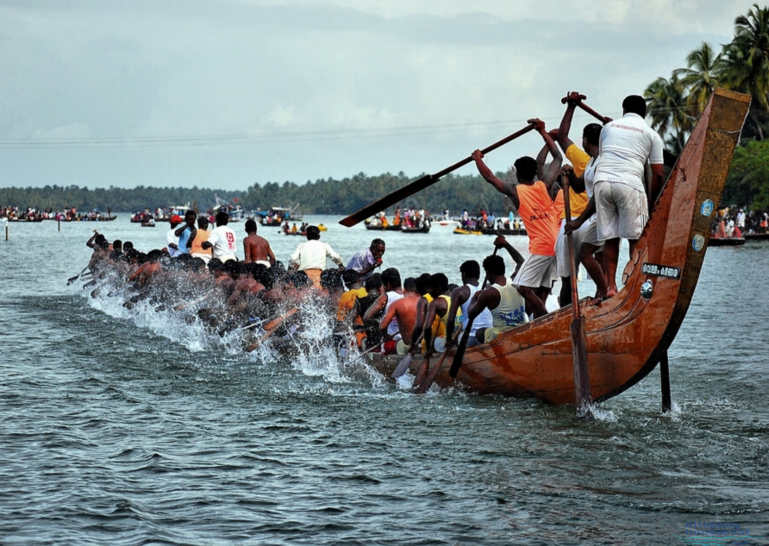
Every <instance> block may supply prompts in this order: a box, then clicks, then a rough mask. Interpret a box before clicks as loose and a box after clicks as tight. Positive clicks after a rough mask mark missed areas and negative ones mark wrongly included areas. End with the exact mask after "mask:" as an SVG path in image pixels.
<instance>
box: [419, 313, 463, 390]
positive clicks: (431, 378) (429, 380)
mask: <svg viewBox="0 0 769 546" xmlns="http://www.w3.org/2000/svg"><path fill="white" fill-rule="evenodd" d="M461 331H462V325H460V326H459V328H457V331H456V332H454V338H453V341H456V340H457V339H458V338H459V334H460V333H461ZM450 350H451V346H449V347H446V348H445V349H444V350H443V354H442V355H441V357H440V358H439V359H438V362H436V363H435V366H433V367H432V368H431V369H430V371H429V372H428V374H427V375H426V376H425V378H424V379H423V380H422V382H421V383H420V384H419V385H417V386H416V387H415V388H414V394H424V393H426V392H427V391H428V390H430V387H432V386H433V382H435V378H436V377H438V372H440V371H441V368H442V367H443V361H444V360H446V356H448V354H449V351H450Z"/></svg>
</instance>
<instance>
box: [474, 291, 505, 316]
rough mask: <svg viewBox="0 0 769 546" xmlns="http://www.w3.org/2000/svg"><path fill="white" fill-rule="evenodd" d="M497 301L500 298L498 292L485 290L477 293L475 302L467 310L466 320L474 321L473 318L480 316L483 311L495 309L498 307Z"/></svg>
mask: <svg viewBox="0 0 769 546" xmlns="http://www.w3.org/2000/svg"><path fill="white" fill-rule="evenodd" d="M499 299H500V297H499V291H498V290H492V289H487V290H483V291H481V292H478V295H477V296H476V298H475V301H474V302H473V304H472V305H471V306H470V307H469V309H468V310H467V319H468V320H475V318H476V317H477V316H478V315H480V314H481V313H482V312H483V310H484V309H486V308H491V307H494V308H496V306H497V305H499Z"/></svg>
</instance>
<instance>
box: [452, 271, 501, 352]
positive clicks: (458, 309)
mask: <svg viewBox="0 0 769 546" xmlns="http://www.w3.org/2000/svg"><path fill="white" fill-rule="evenodd" d="M459 274H460V276H461V277H462V283H463V284H462V286H460V287H459V288H457V289H456V290H454V291H453V292H451V307H450V308H449V314H448V318H447V320H446V339H449V340H450V339H453V338H454V324H455V321H456V318H457V315H458V314H459V316H460V317H461V321H462V326H463V327H464V328H467V323H468V318H467V310H468V307H469V306H470V303H471V302H472V301H473V296H475V294H476V293H477V292H478V291H479V290H482V288H483V287H482V286H480V277H481V266H480V265H479V264H478V262H476V261H475V260H468V261H466V262H464V263H463V264H462V265H460V266H459ZM491 325H492V321H491V311H489V310H488V309H484V310H483V311H482V312H481V314H480V315H479V316H478V317H477V318H476V319H475V320H474V321H473V324H472V327H471V328H470V337H469V338H468V340H467V346H468V347H473V346H475V345H478V343H479V342H478V339H477V338H476V335H475V334H476V333H477V332H478V330H480V329H481V328H490V327H491Z"/></svg>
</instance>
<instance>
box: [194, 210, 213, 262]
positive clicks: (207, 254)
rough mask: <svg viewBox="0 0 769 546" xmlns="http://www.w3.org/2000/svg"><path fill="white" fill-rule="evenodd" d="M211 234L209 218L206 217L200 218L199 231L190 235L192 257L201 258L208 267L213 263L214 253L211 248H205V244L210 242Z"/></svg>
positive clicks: (201, 216)
mask: <svg viewBox="0 0 769 546" xmlns="http://www.w3.org/2000/svg"><path fill="white" fill-rule="evenodd" d="M209 235H211V232H210V231H208V218H207V217H206V216H205V215H200V216H199V217H198V229H196V230H195V232H194V233H191V234H190V256H192V257H193V258H200V259H201V260H203V261H204V262H205V263H206V265H208V262H210V261H211V258H212V255H213V251H212V250H211V249H210V248H203V243H205V242H206V241H208V237H209Z"/></svg>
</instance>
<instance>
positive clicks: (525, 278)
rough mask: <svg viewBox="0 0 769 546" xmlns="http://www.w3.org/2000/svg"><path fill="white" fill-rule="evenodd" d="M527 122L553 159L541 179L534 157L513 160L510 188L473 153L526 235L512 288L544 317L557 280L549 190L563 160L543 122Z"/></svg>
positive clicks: (555, 222)
mask: <svg viewBox="0 0 769 546" xmlns="http://www.w3.org/2000/svg"><path fill="white" fill-rule="evenodd" d="M529 123H535V124H536V128H537V131H539V134H540V135H542V138H543V139H544V140H545V143H546V144H547V147H548V149H549V150H550V155H552V156H553V161H552V162H551V163H550V166H549V167H548V169H547V172H545V173H544V176H542V180H535V179H536V177H537V161H536V160H535V159H534V158H533V157H528V156H524V157H521V158H518V159H517V160H516V161H515V163H514V166H515V176H516V178H517V179H518V185H517V186H509V185H507V184H505V183H504V182H503V181H502V180H500V179H499V178H497V177H496V176H495V175H494V173H493V172H491V169H489V168H488V167H487V166H486V164H485V163H484V162H483V161H482V158H483V154H482V153H481V151H480V150H475V151H474V152H473V159H474V160H475V164H476V166H477V167H478V172H480V173H481V176H482V177H483V178H485V179H486V181H487V182H488V183H489V184H491V185H492V186H494V188H496V190H497V191H498V192H499V193H502V194H504V195H507V196H509V197H510V200H511V201H512V202H513V205H514V206H515V208H516V209H517V210H518V214H519V215H520V216H521V219H522V220H523V224H524V226H525V227H526V231H527V232H528V234H529V257H528V258H526V261H525V262H524V264H523V266H522V267H521V269H520V270H519V271H518V274H517V275H516V276H515V279H514V280H513V285H514V286H515V287H516V288H517V289H518V292H520V294H521V296H523V297H524V298H525V299H526V303H528V304H529V306H530V309H531V310H532V311H533V313H534V317H535V318H536V317H541V316H544V315H546V314H547V308H546V307H545V301H546V300H547V296H548V295H549V294H550V290H551V289H552V287H553V280H554V279H555V278H556V259H555V239H556V236H557V235H558V215H557V213H556V210H555V206H554V204H553V197H552V189H553V183H554V182H555V180H556V178H557V177H558V172H559V171H560V169H561V162H562V161H563V157H562V156H561V152H560V150H559V149H558V146H556V145H555V142H553V139H552V137H551V136H550V135H549V134H548V133H547V131H546V130H545V122H543V121H541V120H539V119H532V120H529Z"/></svg>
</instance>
